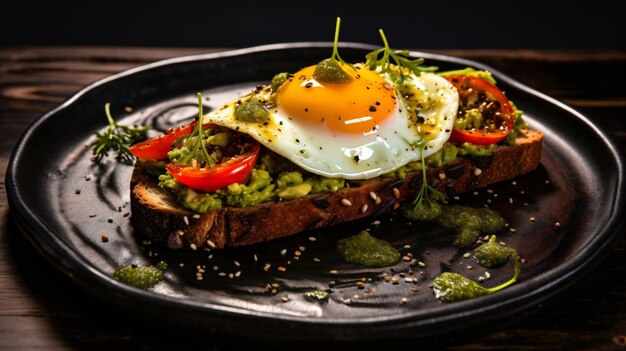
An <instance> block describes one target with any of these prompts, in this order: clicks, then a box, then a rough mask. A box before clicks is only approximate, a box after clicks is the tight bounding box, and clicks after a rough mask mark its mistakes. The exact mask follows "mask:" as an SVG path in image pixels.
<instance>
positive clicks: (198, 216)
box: [191, 214, 200, 219]
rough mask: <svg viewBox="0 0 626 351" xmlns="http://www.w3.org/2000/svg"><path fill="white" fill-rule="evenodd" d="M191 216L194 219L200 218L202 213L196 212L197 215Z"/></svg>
mask: <svg viewBox="0 0 626 351" xmlns="http://www.w3.org/2000/svg"><path fill="white" fill-rule="evenodd" d="M191 218H193V219H200V215H199V214H195V215H193V216H191Z"/></svg>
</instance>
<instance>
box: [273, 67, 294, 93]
mask: <svg viewBox="0 0 626 351" xmlns="http://www.w3.org/2000/svg"><path fill="white" fill-rule="evenodd" d="M290 76H291V74H289V73H287V72H282V73H278V74H277V75H275V76H274V78H272V82H271V83H270V84H271V87H272V92H274V93H275V92H277V91H278V88H280V86H281V85H283V84H284V83H285V82H286V81H287V79H289V77H290Z"/></svg>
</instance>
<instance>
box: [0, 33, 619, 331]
mask: <svg viewBox="0 0 626 351" xmlns="http://www.w3.org/2000/svg"><path fill="white" fill-rule="evenodd" d="M331 46H332V43H328V42H297V43H277V44H269V45H261V46H254V47H249V48H242V49H235V50H225V51H218V52H211V53H207V54H198V55H187V56H180V57H174V58H170V59H165V60H159V61H155V62H152V63H148V64H145V65H141V66H138V67H134V68H131V69H128V70H125V71H122V72H120V73H117V74H114V75H111V76H108V77H105V78H103V79H100V80H98V81H96V82H94V83H91V84H89V85H88V86H86V87H84V88H83V89H81V90H80V91H78V92H77V93H75V94H74V95H72V96H71V97H69V98H68V99H67V100H66V101H65V102H63V103H62V104H60V105H59V106H57V107H56V108H54V109H52V110H50V111H48V112H47V113H45V114H43V115H42V116H40V117H38V118H37V119H36V120H35V121H34V122H33V123H31V125H29V126H28V127H27V129H26V130H25V131H24V132H23V134H22V135H21V137H20V138H19V140H18V142H17V143H16V145H15V147H14V149H13V151H12V153H11V157H10V160H9V165H8V167H7V173H6V177H5V184H6V191H7V200H8V203H9V208H10V213H11V215H12V216H13V218H15V219H16V222H17V223H18V225H19V227H20V229H21V230H22V232H23V233H24V235H25V236H26V237H27V238H28V239H29V241H30V242H31V243H32V244H33V245H34V246H35V248H36V249H37V250H38V251H39V252H40V253H41V254H42V255H43V256H44V257H45V258H46V259H47V260H48V261H49V262H51V263H53V264H54V266H55V267H56V268H57V269H59V270H60V271H61V272H63V273H64V274H66V275H67V276H69V277H70V278H71V279H72V280H73V281H74V282H76V283H77V284H78V285H80V286H82V287H83V288H86V289H87V290H89V291H91V292H92V294H93V293H94V289H93V287H92V286H91V285H92V284H97V285H99V286H101V287H106V288H108V289H114V290H115V292H116V293H117V295H118V296H117V297H116V298H110V297H111V296H112V295H114V294H110V292H109V294H110V295H108V296H102V295H106V294H95V295H100V297H101V298H105V299H107V300H111V301H112V302H113V301H120V300H126V301H122V302H126V303H128V300H129V299H130V300H132V299H133V298H139V299H140V300H142V301H147V302H150V303H151V304H156V305H160V304H162V305H170V304H174V305H175V306H182V307H184V308H185V309H191V310H197V309H200V310H202V311H207V312H208V311H210V312H211V313H218V314H220V315H222V316H221V317H225V318H233V317H234V318H242V317H253V318H267V319H271V320H278V321H285V322H290V323H294V322H295V323H300V324H305V325H307V324H308V325H312V324H314V325H316V326H319V325H323V326H333V325H335V326H336V325H342V326H349V325H353V326H360V327H363V326H371V327H376V326H378V325H396V324H398V323H401V324H402V325H404V326H406V327H409V328H415V327H420V326H424V325H432V324H433V321H432V320H433V319H434V320H435V323H436V324H437V325H440V324H442V323H445V322H447V321H450V320H459V319H460V318H461V319H463V320H470V321H471V319H472V318H476V319H478V320H480V322H481V323H482V322H484V321H486V320H493V319H496V318H499V317H501V316H495V317H492V318H485V316H488V315H489V313H490V312H492V311H498V310H500V309H503V308H515V309H516V310H521V309H523V308H526V307H528V306H534V305H535V304H538V303H540V302H542V301H544V300H546V299H548V298H549V297H551V296H553V295H554V294H557V293H559V292H561V291H563V290H565V289H566V288H568V287H569V286H570V285H572V284H573V283H574V282H575V281H577V280H579V279H581V278H582V277H583V276H585V274H586V273H587V272H589V271H590V270H591V269H592V268H593V267H595V265H597V264H598V263H599V262H600V261H601V260H602V258H603V257H604V256H606V255H608V253H609V251H610V248H611V247H612V246H613V245H614V244H615V243H616V242H617V241H618V240H619V238H620V237H621V232H620V229H621V228H622V227H623V226H624V224H625V219H624V218H621V217H620V216H618V215H617V214H619V213H622V212H623V208H624V203H623V202H624V200H623V194H624V184H625V182H624V165H623V162H622V160H623V158H622V157H621V152H620V151H619V150H618V149H617V147H616V146H615V144H614V143H613V142H612V141H611V139H610V138H609V137H608V136H607V135H606V133H604V132H603V131H602V130H601V128H600V127H599V126H596V125H595V124H593V123H592V122H591V121H590V120H589V119H588V118H587V117H586V116H585V115H583V114H582V113H580V112H578V111H577V110H575V109H574V108H572V107H570V106H568V105H566V104H565V103H563V102H560V101H558V100H556V99H554V98H552V97H550V96H548V95H546V94H543V93H541V92H539V91H537V90H535V89H533V88H530V87H529V86H526V85H524V84H522V83H520V82H518V81H516V80H514V79H513V78H511V77H509V76H507V75H506V74H503V73H502V72H500V71H498V70H496V69H493V68H492V67H490V66H488V65H485V64H483V63H480V62H476V61H473V60H469V59H465V58H460V57H455V56H448V55H443V54H436V53H429V52H421V51H411V55H413V56H416V57H424V58H425V59H427V60H428V59H435V60H441V61H445V62H450V63H454V64H460V65H467V66H472V67H475V68H481V69H486V70H489V71H491V72H492V73H494V75H496V76H497V77H498V79H499V80H501V81H504V82H506V83H507V84H509V85H511V86H513V87H514V88H516V89H518V90H521V91H523V92H526V93H528V94H530V95H533V96H535V97H536V98H538V99H540V100H543V101H546V102H547V103H550V104H552V105H554V106H555V107H557V108H560V109H562V110H564V111H566V112H567V113H569V114H571V115H573V116H575V117H576V118H577V119H578V120H580V121H582V122H583V123H585V124H586V126H587V127H589V128H591V129H592V130H593V132H594V134H595V136H597V137H598V138H599V141H600V142H602V143H603V144H604V146H605V147H606V149H607V150H608V151H610V154H611V155H610V156H611V157H612V159H613V161H614V163H615V166H616V171H617V181H616V196H615V198H614V201H613V203H612V204H611V209H612V212H611V213H610V215H609V221H608V223H606V226H605V227H603V228H600V229H598V230H596V231H594V232H593V234H594V236H593V237H592V238H591V239H590V241H589V243H588V245H587V246H586V247H584V248H583V249H582V250H580V251H578V252H576V254H575V256H574V257H573V258H572V259H571V260H569V261H567V262H565V263H564V264H561V265H559V266H557V267H556V268H554V269H552V270H549V271H546V272H543V273H541V274H539V275H537V276H534V277H532V278H530V279H528V280H525V281H524V282H523V283H524V284H519V285H514V286H511V287H509V288H508V289H505V290H504V291H501V292H499V293H498V294H496V295H495V298H494V295H491V296H487V297H483V298H481V299H470V300H466V301H460V302H456V303H454V304H449V305H442V306H440V307H438V308H437V309H436V311H434V312H430V313H429V314H427V316H426V318H425V319H423V320H415V318H416V316H415V315H414V314H411V313H404V314H402V315H400V316H398V317H390V316H388V315H386V316H382V317H374V318H360V319H358V320H357V321H355V320H354V319H343V318H342V319H333V320H317V319H315V318H313V317H308V316H292V315H279V314H272V313H270V312H260V311H251V310H247V309H239V308H234V307H229V306H221V305H215V304H210V303H202V302H197V301H193V300H187V299H180V298H176V297H171V296H167V295H162V294H158V293H153V292H150V291H144V290H141V289H136V288H133V287H130V286H128V285H125V284H123V283H120V282H118V281H116V280H114V279H113V278H112V277H110V276H107V275H106V274H104V272H101V271H99V270H97V269H95V267H93V266H92V263H91V262H89V261H88V260H86V259H85V258H84V257H83V256H81V255H79V254H78V253H76V252H74V250H73V249H72V248H71V247H69V246H68V245H66V244H65V243H64V242H63V241H62V240H61V239H60V238H58V237H57V236H56V234H55V233H54V232H53V231H51V230H48V229H49V228H47V227H46V225H45V224H44V223H43V222H42V221H41V219H40V218H39V217H38V216H37V215H36V214H35V213H34V212H33V211H31V210H30V208H28V206H26V202H25V200H24V199H23V198H22V197H21V195H20V191H19V185H18V183H19V181H18V180H17V179H16V174H17V169H18V166H19V164H20V156H21V155H22V153H23V149H24V147H25V145H26V144H27V143H28V141H29V140H31V137H32V134H33V132H34V131H35V130H36V129H37V128H38V127H39V126H40V125H41V124H42V123H43V122H45V121H46V120H48V119H50V118H53V117H54V116H55V115H56V114H57V113H58V112H60V111H62V110H64V109H66V108H68V107H69V106H70V105H71V104H73V103H74V102H75V101H77V100H78V99H80V98H81V97H83V96H85V95H87V94H88V93H89V92H90V91H91V90H94V89H95V88H97V87H99V86H102V85H105V84H108V83H110V82H113V81H116V80H118V79H120V78H123V77H128V76H132V75H134V74H136V73H139V72H144V71H148V70H152V69H160V68H162V67H166V66H168V65H175V64H184V63H190V62H196V61H203V60H214V59H220V58H228V57H237V56H241V55H246V54H255V53H260V52H265V51H280V50H293V49H300V48H319V47H331ZM341 47H342V48H354V49H362V50H373V49H376V48H378V47H377V46H374V45H369V44H361V43H342V44H341ZM606 239H609V240H606ZM60 253H62V254H63V255H65V256H63V255H59V254H60ZM68 253H70V255H68ZM59 257H63V258H62V259H59ZM85 268H87V269H86V270H85ZM563 273H566V274H563ZM555 276H556V277H555ZM492 300H494V301H492ZM528 301H530V302H528ZM477 317H480V318H477ZM454 329H458V328H454Z"/></svg>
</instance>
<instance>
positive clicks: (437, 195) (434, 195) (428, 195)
mask: <svg viewBox="0 0 626 351" xmlns="http://www.w3.org/2000/svg"><path fill="white" fill-rule="evenodd" d="M419 147H420V158H421V161H422V187H421V188H420V191H419V193H418V194H417V196H416V197H415V200H413V205H415V207H421V206H423V202H424V199H426V202H427V203H428V206H431V200H433V201H441V200H445V198H446V196H445V195H444V194H442V193H441V192H439V191H438V190H437V189H435V188H434V187H432V186H430V185H429V184H428V179H427V178H426V160H425V159H424V151H425V140H424V139H422V140H421V141H420V142H419Z"/></svg>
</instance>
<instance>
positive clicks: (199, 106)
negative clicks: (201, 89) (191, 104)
mask: <svg viewBox="0 0 626 351" xmlns="http://www.w3.org/2000/svg"><path fill="white" fill-rule="evenodd" d="M203 117H204V115H203V114H202V93H198V128H199V129H198V140H200V146H201V148H202V155H203V156H204V158H205V159H206V162H209V161H210V160H211V159H210V157H209V153H208V152H207V151H206V147H204V141H203V140H202V134H203V132H204V126H203V125H202V119H203Z"/></svg>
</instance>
